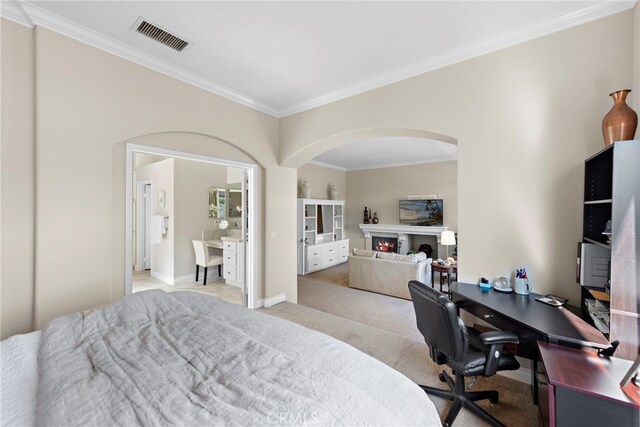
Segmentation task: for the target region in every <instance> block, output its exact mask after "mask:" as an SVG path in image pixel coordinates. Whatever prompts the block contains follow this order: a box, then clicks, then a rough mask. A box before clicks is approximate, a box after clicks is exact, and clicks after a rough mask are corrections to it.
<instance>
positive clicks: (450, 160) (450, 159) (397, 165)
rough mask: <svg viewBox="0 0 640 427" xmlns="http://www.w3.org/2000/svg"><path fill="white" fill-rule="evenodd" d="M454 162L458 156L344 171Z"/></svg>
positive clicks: (351, 170) (352, 169)
mask: <svg viewBox="0 0 640 427" xmlns="http://www.w3.org/2000/svg"><path fill="white" fill-rule="evenodd" d="M455 160H458V156H445V157H438V158H434V159H424V160H417V161H413V162H399V163H389V164H384V165H374V166H365V167H361V168H347V169H346V170H347V172H355V171H368V170H373V169H387V168H401V167H403V166H417V165H426V164H428V163H440V162H452V161H455Z"/></svg>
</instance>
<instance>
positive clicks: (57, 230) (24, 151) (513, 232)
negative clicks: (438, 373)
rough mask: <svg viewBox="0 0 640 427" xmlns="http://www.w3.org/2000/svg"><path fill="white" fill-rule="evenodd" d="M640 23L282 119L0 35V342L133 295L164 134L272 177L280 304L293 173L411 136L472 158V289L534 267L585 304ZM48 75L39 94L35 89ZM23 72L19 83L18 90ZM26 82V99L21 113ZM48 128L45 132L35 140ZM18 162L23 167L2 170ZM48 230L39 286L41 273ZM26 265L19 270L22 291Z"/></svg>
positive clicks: (290, 290) (462, 197)
mask: <svg viewBox="0 0 640 427" xmlns="http://www.w3.org/2000/svg"><path fill="white" fill-rule="evenodd" d="M634 19H635V26H636V27H638V25H639V24H638V20H639V19H638V6H636V10H635V16H634V12H632V11H629V12H625V13H622V14H618V15H615V16H611V17H608V18H605V19H601V20H598V21H594V22H591V23H589V24H585V25H581V26H579V27H575V28H572V29H569V30H566V31H563V32H560V33H556V34H553V35H550V36H547V37H543V38H540V39H537V40H533V41H531V42H528V43H524V44H521V45H517V46H514V47H511V48H508V49H504V50H501V51H499V52H495V53H492V54H489V55H484V56H481V57H478V58H475V59H472V60H469V61H466V62H463V63H460V64H456V65H452V66H449V67H446V68H443V69H441V70H437V71H434V72H430V73H427V74H424V75H421V76H417V77H415V78H412V79H408V80H405V81H402V82H398V83H396V84H392V85H388V86H385V87H382V88H380V89H377V90H373V91H370V92H367V93H364V94H361V95H358V96H354V97H351V98H348V99H345V100H342V101H339V102H336V103H333V104H330V105H327V106H323V107H319V108H316V109H313V110H310V111H307V112H304V113H300V114H297V115H294V116H291V117H287V118H285V119H283V120H277V119H275V118H273V117H270V116H267V115H265V114H262V113H260V112H257V111H254V110H251V109H250V108H247V107H244V106H242V105H239V104H236V103H234V102H232V101H229V100H226V99H224V98H221V97H218V96H215V95H212V94H210V93H207V92H205V91H202V90H200V89H197V88H194V87H192V86H189V85H187V84H185V83H182V82H179V81H176V80H174V79H171V78H170V77H167V76H164V75H162V74H160V73H157V72H154V71H151V70H148V69H145V68H143V67H141V66H138V65H136V64H133V63H130V62H128V61H126V60H124V59H121V58H118V57H116V56H114V55H110V54H108V53H105V52H102V51H100V50H98V49H95V48H93V47H90V46H88V45H84V44H82V43H79V42H76V41H73V40H70V39H68V38H66V37H64V36H61V35H59V34H55V33H53V32H51V31H48V30H46V29H42V28H37V29H35V30H29V29H25V28H22V27H19V26H16V25H15V24H11V23H8V22H7V21H6V20H2V23H3V28H2V34H3V46H2V47H3V50H2V104H3V105H2V106H3V112H2V119H3V124H5V123H7V121H8V119H7V117H17V118H18V119H16V121H15V124H16V130H15V131H9V132H13V133H15V135H16V137H15V138H13V137H5V136H6V135H7V131H5V128H4V127H3V129H2V137H3V140H2V154H3V156H2V163H3V171H2V187H3V188H2V190H3V192H2V222H3V234H2V267H3V270H2V275H3V276H2V297H3V302H2V308H3V313H2V320H3V325H2V333H3V337H5V336H6V335H8V334H9V333H10V331H25V328H26V325H27V324H28V323H29V321H28V319H30V318H31V317H32V315H33V311H35V318H36V327H42V326H43V325H44V324H45V323H46V322H47V321H48V320H50V319H51V318H53V317H55V316H57V315H61V314H65V313H69V312H73V311H76V310H80V309H84V308H88V307H92V306H95V305H99V304H104V303H106V302H109V301H113V300H115V299H117V298H118V297H119V296H121V295H122V294H123V292H124V286H123V283H124V247H125V235H124V234H125V225H124V222H125V220H124V215H125V198H124V194H125V188H124V187H125V179H124V177H125V148H124V141H127V140H133V139H135V138H136V137H137V136H141V135H151V134H153V135H154V136H155V135H163V133H164V132H188V133H190V134H192V135H193V136H194V138H195V136H201V137H202V139H206V140H208V141H210V142H211V144H208V143H205V142H203V141H202V140H198V141H192V142H190V143H182V142H180V143H178V142H175V141H165V142H163V143H160V142H156V141H157V140H156V139H154V138H151V139H150V144H153V145H155V144H158V146H160V145H162V144H164V145H165V148H172V149H176V150H184V151H190V152H195V153H199V154H205V155H213V156H218V157H224V156H223V155H221V154H219V153H220V151H222V152H224V151H225V150H226V149H231V148H233V150H235V151H234V152H242V153H244V155H248V156H250V158H251V159H253V160H254V161H255V162H256V163H258V164H259V165H260V166H261V167H262V168H263V169H261V170H260V174H261V178H262V180H261V184H260V185H261V187H262V188H261V193H260V197H261V203H262V206H264V210H263V211H261V218H264V219H263V222H262V224H261V226H262V229H261V230H260V235H259V236H257V237H258V239H259V240H260V242H261V243H260V244H259V248H261V249H262V248H263V249H264V250H263V254H264V258H260V259H259V260H258V262H259V263H262V262H264V270H261V271H263V274H264V275H263V277H264V281H265V282H264V288H263V292H264V296H265V297H267V298H270V297H274V296H276V295H278V294H280V293H285V294H286V296H287V299H288V300H290V301H293V302H295V301H296V299H297V296H296V275H295V264H296V244H295V198H296V193H297V173H296V169H297V168H298V167H300V166H302V165H303V164H305V163H307V162H308V161H309V160H311V159H312V158H313V157H315V155H317V154H319V153H321V152H323V151H325V150H327V149H330V148H332V147H334V146H336V145H338V144H340V143H343V142H347V141H349V140H351V139H353V137H354V135H360V136H375V135H384V134H391V135H398V131H399V130H400V131H401V132H405V133H407V134H410V133H412V132H417V133H419V134H421V135H422V134H423V133H424V132H427V133H434V134H439V135H440V136H441V137H445V138H446V137H448V138H449V140H450V141H453V142H455V141H456V140H457V141H458V143H459V158H458V194H459V195H458V199H459V216H458V232H459V234H460V241H461V245H460V247H459V250H460V253H461V257H463V258H464V259H466V260H468V261H465V265H464V266H463V267H462V269H461V278H462V279H464V280H467V281H475V280H477V278H478V277H480V276H490V277H491V276H497V275H499V274H506V273H508V272H509V271H511V270H512V269H513V268H514V267H515V266H517V265H522V264H526V265H528V266H529V268H530V271H532V275H533V277H532V279H534V280H533V281H534V286H535V287H536V291H539V292H544V291H554V292H557V293H560V294H563V295H566V296H569V297H571V298H572V299H573V300H574V302H575V299H576V298H577V294H578V290H577V288H576V287H575V285H574V283H573V282H574V278H573V265H574V262H575V242H576V241H577V240H578V239H579V238H580V234H581V224H580V220H579V219H578V218H580V211H581V197H580V187H581V185H582V182H581V181H582V166H583V160H584V158H585V157H587V156H589V155H590V154H592V153H593V152H595V151H597V150H598V149H599V148H600V147H601V146H602V139H601V132H600V123H601V121H602V117H603V116H604V114H606V112H607V111H608V110H609V108H610V100H609V98H608V96H607V94H608V93H610V92H611V91H613V90H616V89H619V88H621V87H625V86H630V85H632V84H633V89H634V90H635V91H636V96H637V94H638V92H640V88H639V87H638V80H637V77H636V80H635V82H634V81H633V78H632V74H633V71H634V66H633V63H634V62H633V60H634V59H635V64H636V66H635V74H636V76H637V75H638V72H637V70H638V65H637V61H638V59H637V56H638V48H637V46H636V47H635V48H634V37H633V35H634V27H633V25H634ZM7 28H8V29H7ZM636 31H637V28H636ZM34 33H35V40H34ZM7 34H8V36H7ZM636 34H637V33H636ZM6 39H9V40H10V42H11V43H10V44H11V46H9V47H7V46H6V45H7V43H4V40H6ZM636 39H638V37H636ZM636 43H637V42H636ZM634 52H635V53H634ZM634 55H635V58H634ZM34 59H35V62H34ZM34 63H35V64H36V65H37V66H36V67H35V71H34V72H35V86H34V85H33V84H30V79H29V78H28V77H27V76H28V75H29V73H30V70H31V69H32V67H33V64H34ZM18 74H20V77H16V78H15V79H14V78H12V80H11V82H12V83H11V85H10V84H9V78H7V76H11V75H13V76H18ZM13 81H16V82H19V86H20V90H19V91H18V90H15V91H14V92H13V93H14V95H13V98H12V97H11V95H9V97H7V93H11V91H12V90H13V86H12V84H13ZM34 87H37V93H35V102H34V97H33V96H31V94H33V93H34ZM634 99H637V98H634ZM9 100H11V101H12V102H10V103H9V102H8V101H9ZM636 104H637V102H636ZM6 105H11V107H10V109H9V111H5V107H6ZM20 109H24V111H22V112H21V111H20ZM34 115H35V121H36V123H35V128H33V127H30V126H28V123H29V121H30V120H32V118H33V117H34ZM34 133H35V135H36V138H37V139H36V147H37V151H36V152H35V153H34V152H33V149H32V148H30V147H33V145H32V144H33V135H34ZM210 137H212V138H210ZM218 143H220V144H219V145H218ZM25 144H26V145H25ZM220 147H222V149H221V150H218V148H220ZM10 153H16V154H15V156H16V158H17V157H19V158H20V161H22V162H24V163H25V167H24V168H15V169H11V170H9V169H7V170H6V171H5V168H4V165H5V163H7V162H8V161H6V159H5V156H9V154H10ZM12 155H14V154H12ZM34 161H35V169H31V170H33V172H31V170H30V169H29V168H30V166H29V165H30V164H32V163H33V162H34ZM18 169H19V170H18ZM34 177H35V187H37V192H36V191H35V189H34V186H33V185H31V184H30V182H33V180H34ZM8 181H10V182H12V183H21V184H12V185H22V184H25V185H24V188H23V190H22V191H20V195H19V197H20V198H21V200H22V202H21V203H14V204H12V206H11V207H10V208H11V209H14V210H13V211H12V213H11V215H15V217H16V218H18V217H19V218H20V219H19V221H18V222H16V224H19V225H16V226H15V230H16V233H15V234H14V235H11V234H7V233H6V226H5V222H6V220H5V215H7V214H8V213H7V212H8V209H7V205H6V203H7V200H8V199H9V198H10V196H11V195H12V194H11V192H12V190H13V189H15V188H17V187H12V189H11V190H9V194H5V187H6V186H5V182H8ZM79 195H80V196H79ZM16 197H17V196H16ZM34 197H35V207H33V199H34ZM262 206H261V207H262ZM34 215H35V223H36V224H35V230H37V232H36V234H35V240H36V241H35V260H36V264H35V279H33V277H34V271H33V270H32V269H31V268H29V267H28V264H29V263H33V261H32V260H33V259H34V245H33V244H31V243H29V242H30V238H29V236H30V235H33V230H34V227H32V226H30V225H29V224H30V222H31V221H30V220H29V218H30V217H31V218H33V217H34ZM12 224H13V223H12ZM88 236H89V237H90V238H88ZM263 238H264V240H262V239H263ZM22 242H26V243H24V244H23V243H22ZM96 242H98V243H96ZM262 242H264V243H262ZM21 245H23V246H21ZM19 247H20V248H21V249H20V250H17V251H15V252H14V251H10V252H9V253H7V249H6V248H19ZM96 259H98V260H101V264H100V265H99V266H96V263H95V260H96ZM25 260H26V261H25ZM11 265H15V266H18V265H20V266H21V267H19V268H17V269H16V270H14V271H15V280H11V282H7V281H6V280H5V277H7V274H14V273H11V272H9V273H7V272H6V271H5V268H6V266H11ZM260 268H262V266H261V267H260ZM34 282H35V283H34ZM17 283H24V285H22V284H20V285H18V284H17ZM31 283H34V285H33V286H35V310H32V308H31V304H30V303H29V297H30V295H32V294H33V291H32V290H30V289H29V288H30V284H31ZM7 297H8V298H10V302H7V301H6V300H5V298H7ZM8 306H11V308H10V311H9V312H7V311H5V307H8Z"/></svg>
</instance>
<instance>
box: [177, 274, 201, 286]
mask: <svg viewBox="0 0 640 427" xmlns="http://www.w3.org/2000/svg"><path fill="white" fill-rule="evenodd" d="M195 281H196V275H195V274H187V275H186V276H180V277H174V279H173V283H172V284H173V285H178V284H180V283H188V282H195Z"/></svg>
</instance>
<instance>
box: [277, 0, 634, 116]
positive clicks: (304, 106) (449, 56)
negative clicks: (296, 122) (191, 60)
mask: <svg viewBox="0 0 640 427" xmlns="http://www.w3.org/2000/svg"><path fill="white" fill-rule="evenodd" d="M637 1H638V0H631V1H608V2H604V3H598V4H595V5H592V6H588V7H586V8H584V9H582V10H579V11H576V12H573V13H570V14H567V15H564V16H560V17H557V18H554V19H550V20H548V21H544V22H540V23H536V24H532V25H529V26H525V27H522V28H519V29H516V30H513V31H509V32H505V33H502V34H499V35H497V36H494V37H491V38H487V39H484V40H478V41H477V42H476V43H474V44H471V45H467V46H464V47H461V48H459V49H455V50H452V51H449V52H447V53H445V54H443V55H439V56H437V57H435V58H432V59H429V60H427V61H423V62H420V63H417V64H412V65H409V66H407V67H403V68H401V69H398V70H395V71H393V72H391V73H387V74H384V75H381V76H377V77H374V78H371V79H368V80H365V81H362V82H359V83H356V84H354V85H351V86H348V87H345V88H343V89H340V90H337V91H334V92H331V93H329V94H327V95H323V96H320V97H318V98H314V99H311V100H309V101H305V102H301V103H299V104H297V105H294V106H292V107H289V108H285V109H283V110H281V111H280V116H281V117H287V116H291V115H293V114H297V113H301V112H303V111H307V110H311V109H313V108H317V107H321V106H323V105H327V104H330V103H332V102H336V101H339V100H341V99H345V98H349V97H351V96H354V95H359V94H361V93H364V92H368V91H370V90H373V89H378V88H380V87H383V86H387V85H390V84H392V83H397V82H399V81H402V80H406V79H409V78H411V77H416V76H419V75H421V74H424V73H428V72H430V71H434V70H437V69H440V68H444V67H446V66H449V65H452V64H456V63H459V62H463V61H466V60H468V59H472V58H475V57H478V56H481V55H485V54H488V53H491V52H495V51H498V50H501V49H504V48H507V47H510V46H514V45H517V44H520V43H524V42H527V41H530V40H533V39H536V38H539V37H543V36H546V35H549V34H552V33H555V32H558V31H562V30H566V29H568V28H571V27H575V26H578V25H581V24H586V23H587V22H591V21H595V20H596V19H600V18H604V17H606V16H609V15H613V14H616V13H620V12H624V11H626V10H629V9H632V8H633V7H634V6H635V4H636V3H637Z"/></svg>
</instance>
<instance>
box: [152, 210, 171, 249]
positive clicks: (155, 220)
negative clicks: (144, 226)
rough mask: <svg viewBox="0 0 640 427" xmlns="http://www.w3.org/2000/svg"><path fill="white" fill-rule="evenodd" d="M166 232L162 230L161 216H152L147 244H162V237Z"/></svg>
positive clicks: (162, 220) (162, 218) (162, 219)
mask: <svg viewBox="0 0 640 427" xmlns="http://www.w3.org/2000/svg"><path fill="white" fill-rule="evenodd" d="M166 232H167V231H166V229H165V228H164V217H163V216H161V215H153V216H152V217H151V224H150V227H149V243H151V244H152V245H159V244H161V243H162V235H163V234H165V233H166Z"/></svg>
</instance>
